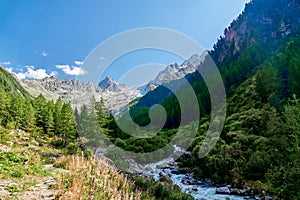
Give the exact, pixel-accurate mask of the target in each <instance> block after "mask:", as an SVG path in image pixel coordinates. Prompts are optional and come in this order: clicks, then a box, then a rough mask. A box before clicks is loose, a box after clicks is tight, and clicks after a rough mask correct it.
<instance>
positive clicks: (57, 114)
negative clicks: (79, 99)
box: [53, 98, 64, 135]
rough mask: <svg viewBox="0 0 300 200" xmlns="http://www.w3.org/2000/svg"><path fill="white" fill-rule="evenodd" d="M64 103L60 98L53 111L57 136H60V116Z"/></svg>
mask: <svg viewBox="0 0 300 200" xmlns="http://www.w3.org/2000/svg"><path fill="white" fill-rule="evenodd" d="M63 105H64V103H63V101H62V100H61V98H58V99H57V101H56V103H55V105H54V110H53V120H54V133H55V135H59V121H60V116H61V115H60V114H61V110H62V107H63Z"/></svg>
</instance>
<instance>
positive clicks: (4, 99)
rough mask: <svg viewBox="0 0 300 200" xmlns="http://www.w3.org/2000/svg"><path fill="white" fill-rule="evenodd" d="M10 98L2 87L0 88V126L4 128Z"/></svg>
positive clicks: (7, 117) (6, 121)
mask: <svg viewBox="0 0 300 200" xmlns="http://www.w3.org/2000/svg"><path fill="white" fill-rule="evenodd" d="M9 107H10V98H9V96H8V95H7V93H6V92H5V91H4V89H3V88H2V87H0V125H2V126H6V124H7V123H8V121H9V116H10V114H9V110H8V109H9Z"/></svg>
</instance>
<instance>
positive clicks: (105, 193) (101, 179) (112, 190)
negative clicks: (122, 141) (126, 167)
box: [57, 156, 151, 200]
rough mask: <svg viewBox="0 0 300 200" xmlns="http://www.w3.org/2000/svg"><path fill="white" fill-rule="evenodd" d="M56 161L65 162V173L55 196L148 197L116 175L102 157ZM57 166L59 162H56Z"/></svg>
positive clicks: (125, 179)
mask: <svg viewBox="0 0 300 200" xmlns="http://www.w3.org/2000/svg"><path fill="white" fill-rule="evenodd" d="M62 159H63V160H62V161H61V160H58V162H57V163H61V162H62V163H65V168H66V169H67V170H68V171H69V173H62V174H61V176H60V177H59V179H58V188H57V189H58V194H59V199H66V200H68V199H70V200H71V199H72V200H77V199H78V200H79V199H91V200H96V199H99V200H105V199H124V200H129V199H137V200H139V199H142V198H141V197H142V196H143V197H144V198H145V199H151V198H150V197H149V196H148V195H147V194H142V192H140V191H138V190H135V189H134V183H133V182H132V181H130V180H129V179H128V178H127V177H126V176H125V175H122V174H120V173H119V172H118V171H117V170H116V169H115V168H114V167H113V166H111V165H109V164H108V163H107V162H106V161H105V160H97V159H96V158H95V157H90V158H88V159H87V158H84V157H81V156H71V157H68V158H67V160H66V158H62ZM59 165H60V164H59Z"/></svg>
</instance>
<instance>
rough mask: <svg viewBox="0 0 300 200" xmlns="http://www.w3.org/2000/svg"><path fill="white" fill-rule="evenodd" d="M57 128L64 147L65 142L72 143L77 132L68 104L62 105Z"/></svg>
mask: <svg viewBox="0 0 300 200" xmlns="http://www.w3.org/2000/svg"><path fill="white" fill-rule="evenodd" d="M57 126H58V130H59V135H60V136H61V138H62V141H63V144H64V145H66V143H67V142H72V141H74V140H75V139H76V137H77V131H76V124H75V118H74V114H73V110H72V107H71V106H70V104H64V105H63V107H62V110H61V115H60V118H59V121H58V125H57Z"/></svg>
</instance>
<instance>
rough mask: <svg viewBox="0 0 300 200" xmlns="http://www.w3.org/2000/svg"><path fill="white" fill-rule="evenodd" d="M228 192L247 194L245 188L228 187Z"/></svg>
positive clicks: (240, 194)
mask: <svg viewBox="0 0 300 200" xmlns="http://www.w3.org/2000/svg"><path fill="white" fill-rule="evenodd" d="M230 193H231V194H232V195H238V196H245V195H247V190H246V189H237V188H230Z"/></svg>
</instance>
